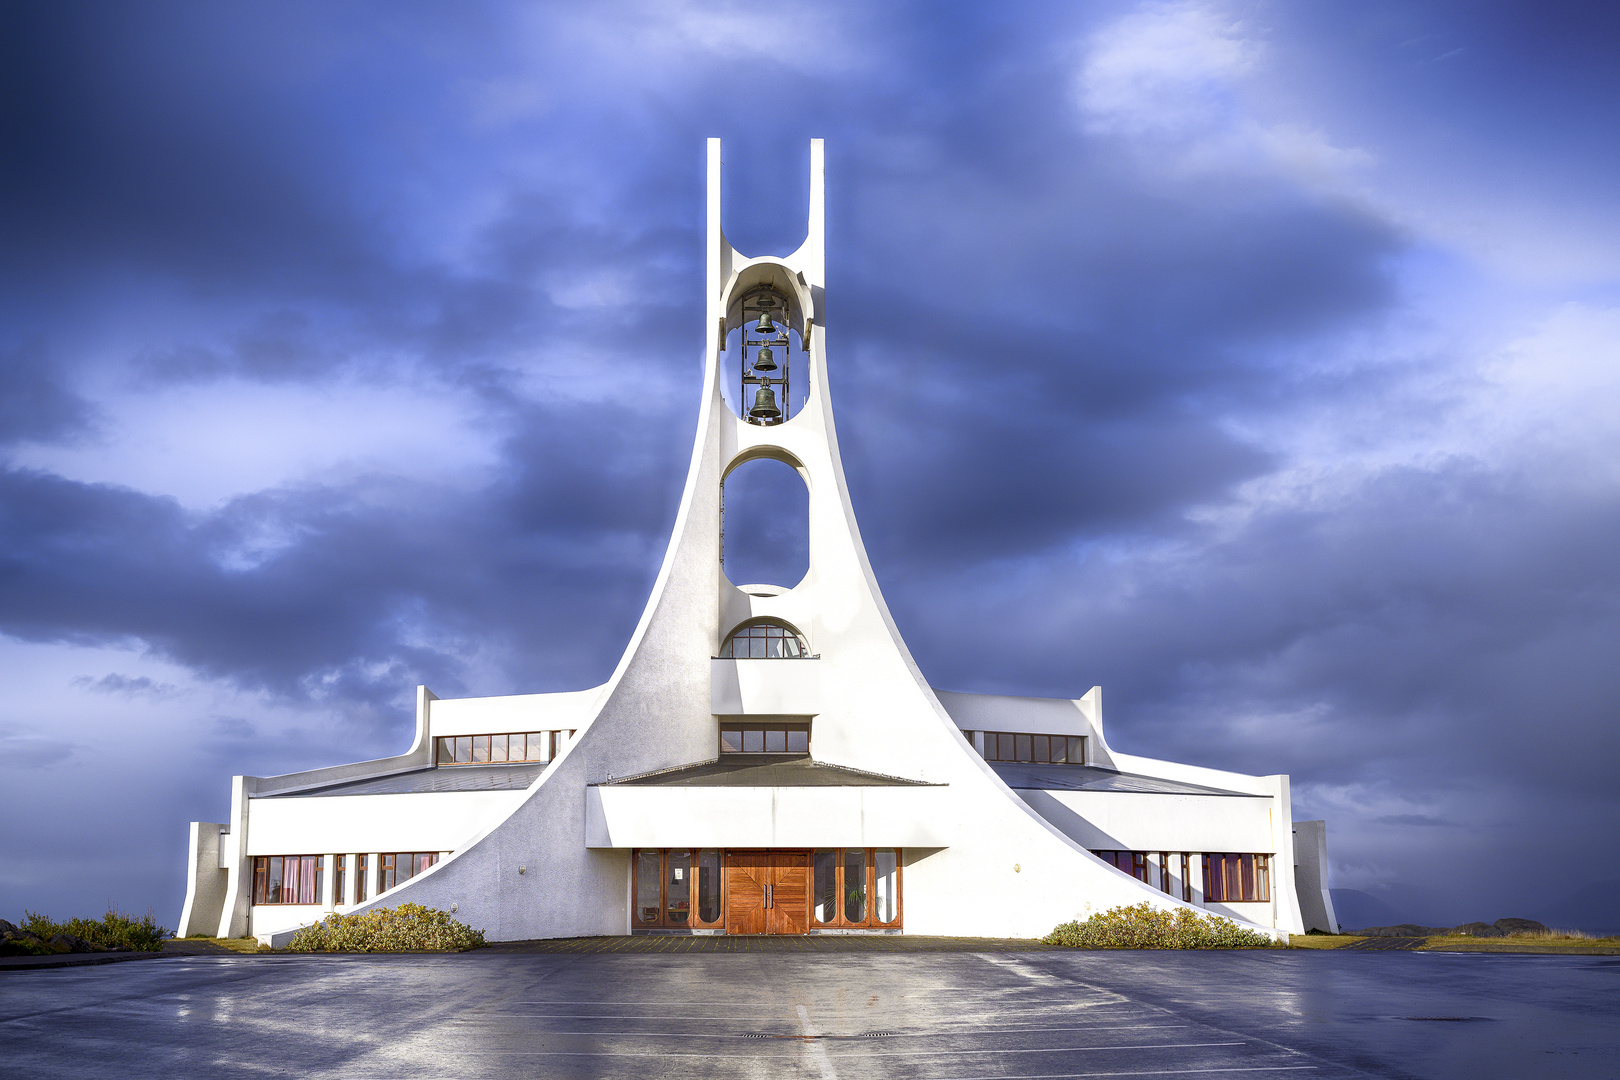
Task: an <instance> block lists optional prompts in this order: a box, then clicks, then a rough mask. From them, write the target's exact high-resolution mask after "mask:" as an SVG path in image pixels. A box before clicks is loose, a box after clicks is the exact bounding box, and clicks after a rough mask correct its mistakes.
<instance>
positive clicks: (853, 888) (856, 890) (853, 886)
mask: <svg viewBox="0 0 1620 1080" xmlns="http://www.w3.org/2000/svg"><path fill="white" fill-rule="evenodd" d="M844 918H845V919H846V920H847V921H849V922H864V921H866V849H865V848H847V849H846V850H845V851H844Z"/></svg>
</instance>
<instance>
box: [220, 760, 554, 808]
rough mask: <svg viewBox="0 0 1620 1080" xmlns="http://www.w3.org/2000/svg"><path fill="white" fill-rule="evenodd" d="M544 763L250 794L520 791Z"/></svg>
mask: <svg viewBox="0 0 1620 1080" xmlns="http://www.w3.org/2000/svg"><path fill="white" fill-rule="evenodd" d="M547 764H548V763H547V762H540V761H532V762H525V763H524V764H522V765H451V766H445V767H443V768H440V767H434V766H430V767H429V768H426V769H415V770H413V771H411V772H403V773H394V774H393V775H392V776H378V777H372V778H370V779H366V780H347V781H345V782H343V783H341V784H328V785H327V786H326V787H318V788H306V789H305V790H303V791H289V792H285V793H277V794H271V795H254V796H251V797H252V798H255V799H307V798H311V797H314V796H322V797H324V796H330V795H420V794H424V793H429V792H441V791H522V790H523V789H524V788H527V787H528V786H529V785H530V784H532V783H534V781H535V777H537V776H539V775H540V774H541V773H542V772H543V771H545V768H546V765H547Z"/></svg>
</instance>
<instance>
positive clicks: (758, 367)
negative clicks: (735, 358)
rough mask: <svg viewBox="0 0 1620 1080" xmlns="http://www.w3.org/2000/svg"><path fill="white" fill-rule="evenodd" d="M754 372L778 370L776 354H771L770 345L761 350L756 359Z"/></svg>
mask: <svg viewBox="0 0 1620 1080" xmlns="http://www.w3.org/2000/svg"><path fill="white" fill-rule="evenodd" d="M754 370H755V371H775V370H776V356H775V354H773V353H772V352H771V347H770V346H769V345H766V346H764V347H763V348H761V349H760V350H759V353H758V354H757V355H756V356H755V357H754Z"/></svg>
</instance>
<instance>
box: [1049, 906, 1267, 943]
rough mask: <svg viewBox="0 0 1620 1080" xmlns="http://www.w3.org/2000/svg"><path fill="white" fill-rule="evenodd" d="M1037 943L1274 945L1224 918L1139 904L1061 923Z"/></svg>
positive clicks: (1263, 936)
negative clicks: (1081, 920)
mask: <svg viewBox="0 0 1620 1080" xmlns="http://www.w3.org/2000/svg"><path fill="white" fill-rule="evenodd" d="M1041 940H1042V941H1044V942H1046V943H1047V944H1048V945H1067V946H1069V947H1070V948H1071V949H1268V948H1271V947H1272V946H1273V945H1275V944H1276V943H1275V942H1273V941H1272V940H1271V938H1269V937H1267V936H1266V935H1264V934H1257V933H1255V932H1254V931H1253V930H1245V929H1243V927H1241V926H1239V925H1238V924H1237V923H1235V922H1233V921H1232V920H1230V919H1223V918H1220V917H1219V916H1216V915H1202V914H1199V913H1198V912H1196V911H1193V910H1191V909H1189V908H1173V909H1170V910H1165V909H1162V908H1155V907H1153V906H1152V905H1151V904H1148V903H1145V902H1144V903H1141V904H1134V905H1132V906H1130V907H1117V908H1111V909H1109V910H1108V911H1105V912H1103V913H1102V914H1100V915H1093V916H1091V917H1090V918H1089V919H1086V920H1085V921H1084V922H1067V923H1064V924H1063V925H1062V926H1060V927H1058V928H1057V929H1056V930H1053V931H1052V932H1051V933H1050V934H1047V935H1046V936H1045V937H1044V938H1042V939H1041Z"/></svg>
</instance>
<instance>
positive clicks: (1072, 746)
mask: <svg viewBox="0 0 1620 1080" xmlns="http://www.w3.org/2000/svg"><path fill="white" fill-rule="evenodd" d="M979 734H980V735H981V736H982V737H983V745H984V750H983V754H984V759H985V760H986V761H1027V762H1030V763H1031V764H1041V765H1045V764H1058V765H1084V764H1085V763H1086V750H1085V747H1086V737H1085V736H1084V735H1050V734H1037V733H1033V732H1031V733H1027V734H1026V733H1024V732H1018V731H983V732H980V733H979Z"/></svg>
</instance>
